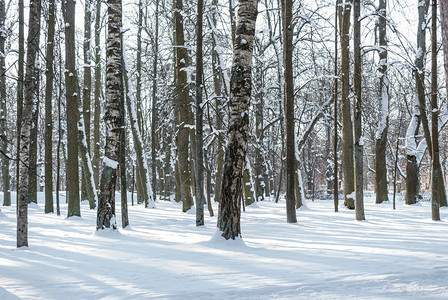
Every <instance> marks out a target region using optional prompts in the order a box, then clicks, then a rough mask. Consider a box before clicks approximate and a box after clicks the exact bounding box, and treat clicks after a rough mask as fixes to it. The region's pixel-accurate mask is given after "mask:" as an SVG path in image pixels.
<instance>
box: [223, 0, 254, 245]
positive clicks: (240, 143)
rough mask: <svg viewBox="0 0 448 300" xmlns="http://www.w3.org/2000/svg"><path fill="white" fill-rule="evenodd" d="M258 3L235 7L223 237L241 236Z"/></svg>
mask: <svg viewBox="0 0 448 300" xmlns="http://www.w3.org/2000/svg"><path fill="white" fill-rule="evenodd" d="M257 5H258V1H257V0H241V1H240V2H239V7H238V18H237V20H238V21H237V25H236V36H235V47H234V50H233V62H232V75H231V80H230V103H229V109H230V116H229V127H228V130H227V143H226V151H225V160H224V161H225V164H224V172H223V180H222V189H221V199H220V201H219V215H218V229H219V230H220V231H221V235H222V236H223V237H224V238H225V239H226V240H228V239H235V238H237V237H241V226H240V217H241V202H240V199H241V196H242V195H241V193H242V186H241V182H242V171H243V166H244V162H245V157H246V151H247V134H248V130H249V102H250V96H251V90H252V74H251V73H252V51H253V43H254V36H255V22H256V20H257V13H258V11H257Z"/></svg>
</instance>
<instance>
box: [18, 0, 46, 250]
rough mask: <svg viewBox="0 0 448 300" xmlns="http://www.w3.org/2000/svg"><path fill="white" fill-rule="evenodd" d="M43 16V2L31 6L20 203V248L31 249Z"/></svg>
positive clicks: (22, 120)
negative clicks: (32, 177) (30, 185)
mask: <svg viewBox="0 0 448 300" xmlns="http://www.w3.org/2000/svg"><path fill="white" fill-rule="evenodd" d="M40 14H41V1H40V0H35V1H32V2H31V3H30V12H29V23H28V24H29V26H28V39H27V55H26V74H25V83H24V87H25V92H24V96H25V98H24V100H25V101H24V103H23V111H22V118H21V126H22V129H21V135H20V151H19V166H20V181H19V182H20V185H19V196H18V200H19V201H18V203H17V248H20V247H28V180H29V177H28V176H29V175H28V174H29V173H28V166H29V158H30V157H29V155H30V152H29V149H30V148H29V147H30V136H31V132H30V131H31V122H32V120H31V119H32V115H33V109H34V106H35V104H37V94H38V92H39V91H38V87H39V69H38V68H36V61H37V56H38V51H39V40H40V38H39V37H40Z"/></svg>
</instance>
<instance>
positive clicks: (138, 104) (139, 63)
mask: <svg viewBox="0 0 448 300" xmlns="http://www.w3.org/2000/svg"><path fill="white" fill-rule="evenodd" d="M143 14H144V12H143V2H142V0H139V1H138V29H137V63H136V68H137V70H136V71H137V84H136V95H135V96H136V98H137V99H136V107H135V109H136V114H137V116H136V117H137V126H138V128H139V131H140V134H141V133H142V120H141V106H142V97H141V90H142V89H141V82H142V25H143ZM156 17H157V18H158V16H156ZM126 83H127V80H125V84H126ZM153 109H154V108H153ZM139 166H140V165H139V164H138V163H137V172H136V173H137V184H136V188H137V203H139V204H140V203H142V202H144V201H145V196H144V194H145V193H144V192H143V191H142V188H143V187H142V178H141V176H140V173H141V172H142V171H141V170H140V169H139Z"/></svg>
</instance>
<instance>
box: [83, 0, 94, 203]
mask: <svg viewBox="0 0 448 300" xmlns="http://www.w3.org/2000/svg"><path fill="white" fill-rule="evenodd" d="M91 22H92V3H91V0H85V9H84V47H83V50H84V51H83V52H84V87H83V89H82V114H83V117H84V128H85V134H86V136H85V139H86V141H87V151H88V153H89V156H90V102H91V98H90V94H91V91H92V73H91V71H90V68H91V67H90V64H91V54H90V38H91V26H92V24H91ZM83 169H84V167H83ZM85 173H86V172H85V171H84V172H83V173H82V179H81V182H86V180H87V178H85ZM85 199H89V196H88V193H87V190H86V185H82V186H81V200H85ZM94 208H95V206H94Z"/></svg>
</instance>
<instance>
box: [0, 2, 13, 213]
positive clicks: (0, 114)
mask: <svg viewBox="0 0 448 300" xmlns="http://www.w3.org/2000/svg"><path fill="white" fill-rule="evenodd" d="M5 20H6V10H5V1H4V0H1V1H0V53H2V54H1V57H0V98H1V99H0V100H1V101H0V102H1V106H0V127H1V128H0V130H1V132H0V138H1V149H2V152H3V154H2V159H1V162H2V179H3V205H5V206H9V205H11V191H10V178H9V155H8V152H9V150H8V137H7V132H8V123H7V121H6V120H7V106H6V64H5V60H6V52H5V42H6V38H7V35H6V28H5Z"/></svg>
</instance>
